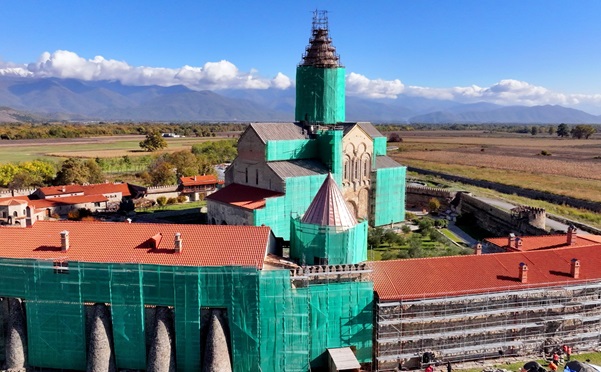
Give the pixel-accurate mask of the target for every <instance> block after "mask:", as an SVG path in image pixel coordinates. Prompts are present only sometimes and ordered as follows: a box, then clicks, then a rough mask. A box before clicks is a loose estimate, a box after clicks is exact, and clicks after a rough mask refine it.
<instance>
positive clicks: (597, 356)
mask: <svg viewBox="0 0 601 372" xmlns="http://www.w3.org/2000/svg"><path fill="white" fill-rule="evenodd" d="M587 359H589V360H590V363H592V364H596V365H601V353H583V354H575V355H572V360H578V361H581V362H584V361H586V360H587ZM532 360H535V361H537V362H538V363H539V364H540V365H542V366H543V367H547V366H548V364H549V362H548V361H544V360H542V359H524V360H523V361H520V362H515V363H510V364H507V363H495V364H494V365H493V367H495V368H499V369H507V370H510V371H516V372H517V371H519V370H520V368H522V367H523V366H524V364H526V363H528V362H530V361H532ZM563 368H564V365H563V364H562V365H561V366H559V368H558V371H563ZM453 369H454V370H456V371H462V372H481V371H482V370H483V369H484V367H478V368H466V369H462V368H460V367H459V366H458V368H457V369H455V368H453Z"/></svg>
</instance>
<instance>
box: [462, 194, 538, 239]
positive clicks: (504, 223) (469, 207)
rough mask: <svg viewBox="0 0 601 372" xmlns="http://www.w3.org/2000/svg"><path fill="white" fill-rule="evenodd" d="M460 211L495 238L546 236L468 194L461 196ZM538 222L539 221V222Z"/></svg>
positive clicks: (520, 220)
mask: <svg viewBox="0 0 601 372" xmlns="http://www.w3.org/2000/svg"><path fill="white" fill-rule="evenodd" d="M458 211H459V213H460V214H461V215H462V216H465V215H472V216H474V217H475V221H476V223H477V224H478V226H479V227H481V228H483V229H484V230H486V231H488V232H490V233H491V234H492V235H495V236H506V235H507V234H509V233H517V234H519V235H546V234H548V233H547V231H546V230H544V229H542V228H540V227H536V226H534V225H532V224H530V223H529V221H524V220H522V219H516V218H514V217H512V214H511V213H509V212H506V211H504V210H501V209H499V208H497V207H494V206H492V205H490V204H487V203H485V202H483V201H481V200H478V199H476V198H475V197H473V196H470V195H468V194H466V193H460V194H459V207H458ZM537 222H538V220H537Z"/></svg>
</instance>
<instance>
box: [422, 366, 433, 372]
mask: <svg viewBox="0 0 601 372" xmlns="http://www.w3.org/2000/svg"><path fill="white" fill-rule="evenodd" d="M424 372H434V368H433V367H432V364H428V366H427V367H426V370H425V371H424Z"/></svg>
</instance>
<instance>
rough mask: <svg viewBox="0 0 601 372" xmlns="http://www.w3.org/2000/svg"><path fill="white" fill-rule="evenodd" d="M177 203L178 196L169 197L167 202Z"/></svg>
mask: <svg viewBox="0 0 601 372" xmlns="http://www.w3.org/2000/svg"><path fill="white" fill-rule="evenodd" d="M175 203H177V198H169V199H167V204H169V205H171V204H175Z"/></svg>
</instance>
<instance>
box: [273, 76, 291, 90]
mask: <svg viewBox="0 0 601 372" xmlns="http://www.w3.org/2000/svg"><path fill="white" fill-rule="evenodd" d="M271 85H272V86H273V87H274V88H278V89H287V88H288V87H290V86H291V85H292V81H291V80H290V78H289V77H288V76H286V75H284V74H282V73H281V72H278V74H277V75H276V76H275V77H274V78H273V79H272V80H271Z"/></svg>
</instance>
